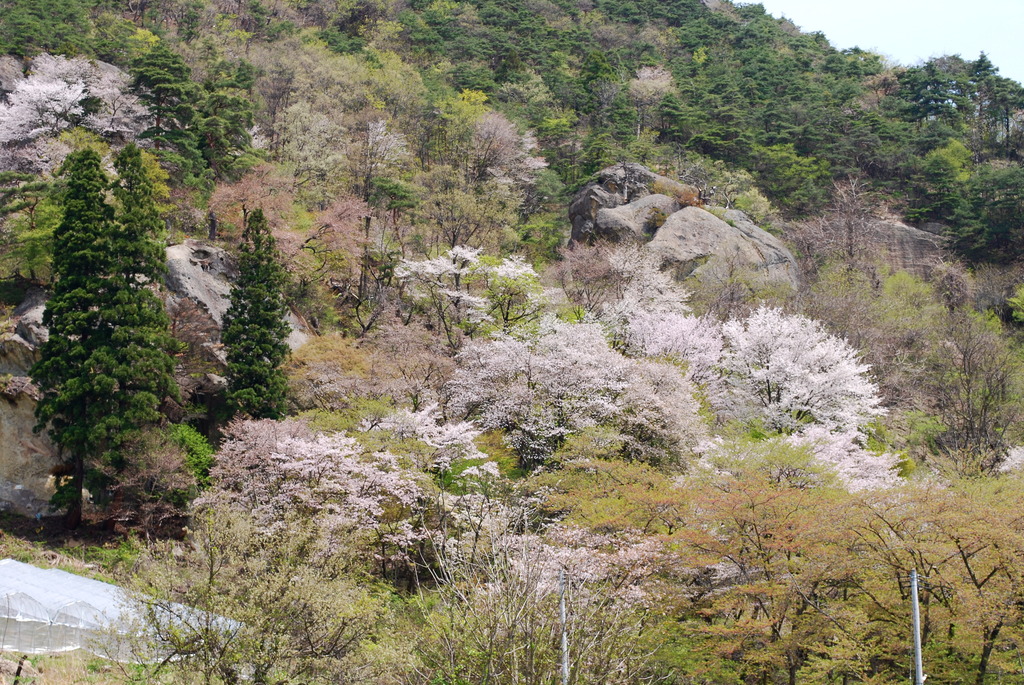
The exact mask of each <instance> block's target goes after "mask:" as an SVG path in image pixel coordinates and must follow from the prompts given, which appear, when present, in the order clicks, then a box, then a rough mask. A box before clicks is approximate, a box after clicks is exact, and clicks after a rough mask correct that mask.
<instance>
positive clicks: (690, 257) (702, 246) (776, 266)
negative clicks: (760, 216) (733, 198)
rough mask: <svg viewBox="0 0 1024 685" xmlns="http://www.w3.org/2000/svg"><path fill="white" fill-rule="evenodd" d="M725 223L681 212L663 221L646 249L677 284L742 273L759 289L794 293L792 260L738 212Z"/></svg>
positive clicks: (686, 209)
mask: <svg viewBox="0 0 1024 685" xmlns="http://www.w3.org/2000/svg"><path fill="white" fill-rule="evenodd" d="M724 217H725V218H724V220H723V219H720V218H718V217H717V216H715V215H714V214H712V213H711V212H708V211H706V210H704V209H701V208H700V207H684V208H682V209H681V210H679V211H678V212H676V213H674V214H672V215H671V216H670V217H668V219H666V220H665V223H664V224H663V225H662V226H661V228H659V229H658V231H657V233H655V235H654V238H653V239H652V240H651V241H650V242H649V243H648V244H647V247H648V249H650V250H653V251H654V252H656V253H657V254H658V255H660V256H661V258H662V262H663V264H664V265H665V267H666V268H668V269H671V270H672V272H673V275H674V276H675V277H676V278H677V279H684V278H688V277H690V276H698V277H700V278H701V279H705V280H706V279H716V280H722V281H724V280H727V279H729V278H731V277H732V276H734V275H735V274H736V273H737V271H738V270H743V271H746V272H748V273H749V274H750V275H751V276H752V277H753V278H754V279H755V280H756V281H757V282H759V283H760V284H762V285H767V284H773V285H785V286H789V287H792V288H796V286H797V282H798V274H797V266H796V260H795V259H793V255H792V254H790V252H789V250H787V249H786V247H785V246H784V245H783V244H782V242H781V241H780V240H779V239H778V238H776V237H775V236H773V235H772V234H770V233H768V232H767V231H765V230H763V229H761V228H759V227H757V226H756V225H754V223H753V222H752V221H750V219H749V218H748V217H747V215H746V214H744V213H743V212H740V211H738V210H728V211H726V212H725V214H724Z"/></svg>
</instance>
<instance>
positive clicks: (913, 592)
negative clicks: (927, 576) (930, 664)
mask: <svg viewBox="0 0 1024 685" xmlns="http://www.w3.org/2000/svg"><path fill="white" fill-rule="evenodd" d="M910 602H911V605H912V606H913V609H914V611H913V614H914V685H924V673H923V671H924V669H923V668H922V666H921V609H920V608H919V607H918V604H917V569H913V570H912V571H911V572H910Z"/></svg>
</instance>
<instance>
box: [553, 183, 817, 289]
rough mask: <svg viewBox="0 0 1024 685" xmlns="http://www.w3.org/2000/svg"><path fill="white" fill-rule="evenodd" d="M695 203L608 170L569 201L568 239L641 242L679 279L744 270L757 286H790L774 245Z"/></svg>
mask: <svg viewBox="0 0 1024 685" xmlns="http://www.w3.org/2000/svg"><path fill="white" fill-rule="evenodd" d="M655 190H657V191H660V193H655V192H654V191H655ZM698 203H699V193H698V191H697V189H696V188H694V187H692V186H687V185H684V184H682V183H679V182H677V181H673V180H672V179H669V178H666V177H664V176H659V175H658V174H655V173H654V172H652V171H650V170H648V169H646V168H644V167H642V166H640V165H639V164H620V165H616V166H614V167H609V168H608V169H605V170H604V171H602V172H600V173H599V174H598V176H597V179H596V180H595V181H594V182H592V183H589V184H587V185H586V186H585V187H584V188H583V189H582V190H580V192H579V193H577V194H576V197H575V198H573V201H572V204H571V205H570V207H569V219H570V221H571V222H572V240H573V241H576V242H592V241H594V240H597V239H602V240H611V241H613V242H619V241H623V240H639V241H641V242H647V243H648V247H649V248H650V249H652V250H655V251H657V252H658V254H660V255H661V257H662V259H663V260H664V263H665V266H666V267H667V268H670V269H671V270H672V271H673V273H674V274H675V276H676V278H679V279H683V278H686V277H688V276H690V275H698V276H701V277H705V278H707V277H712V278H719V279H724V278H726V277H728V276H730V275H732V274H735V273H736V271H737V270H746V271H748V272H750V274H751V275H752V276H753V278H755V279H756V280H758V281H760V282H762V283H773V284H781V285H786V286H790V287H794V288H795V287H796V285H797V280H798V273H797V266H796V260H794V259H793V255H791V254H790V252H789V250H787V249H786V247H785V246H784V245H783V244H782V242H781V241H779V240H778V239H777V238H775V236H773V235H771V234H769V233H767V232H766V231H764V230H762V229H760V228H758V227H757V226H755V225H754V223H753V222H752V221H750V219H749V218H748V217H747V216H746V215H745V214H744V213H743V212H740V211H737V210H729V211H727V212H725V214H724V217H725V219H724V220H723V219H720V218H718V217H717V216H715V215H714V214H711V213H710V212H707V211H705V210H704V209H702V208H701V207H699V206H694V205H696V204H698Z"/></svg>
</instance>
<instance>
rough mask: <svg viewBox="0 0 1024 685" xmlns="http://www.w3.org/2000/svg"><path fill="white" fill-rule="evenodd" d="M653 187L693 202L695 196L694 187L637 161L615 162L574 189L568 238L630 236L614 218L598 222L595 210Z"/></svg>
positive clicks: (632, 198) (627, 201) (639, 195)
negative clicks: (634, 162) (578, 188)
mask: <svg viewBox="0 0 1024 685" xmlns="http://www.w3.org/2000/svg"><path fill="white" fill-rule="evenodd" d="M656 191H657V192H659V193H662V194H663V195H673V196H676V198H678V199H677V201H680V200H681V201H682V202H685V201H686V199H687V198H690V199H691V202H693V201H696V198H697V197H698V191H697V189H696V188H694V187H692V186H687V185H684V184H682V183H680V182H679V181H674V180H672V179H670V178H668V177H666V176H661V175H660V174H656V173H654V172H653V171H651V170H650V169H648V168H647V167H644V166H641V165H639V164H616V165H615V166H612V167H608V168H607V169H604V170H603V171H600V172H598V173H597V175H596V178H595V180H594V181H592V182H590V183H588V184H587V185H586V186H584V187H583V188H582V189H581V190H580V191H579V192H578V193H576V195H575V196H574V197H573V199H572V202H571V203H570V204H569V220H570V222H571V223H572V240H573V241H574V242H593V241H595V240H611V241H619V240H622V239H623V238H625V237H632V233H633V230H632V228H628V229H626V234H625V235H623V234H621V233H619V232H618V225H619V224H618V222H617V221H615V220H613V221H612V222H611V223H606V224H601V223H599V222H598V214H599V213H600V211H601V210H602V209H613V208H616V207H621V206H623V205H628V204H630V203H631V202H635V201H637V200H640V199H641V198H644V197H646V196H648V195H651V194H654V193H655V192H656ZM605 216H609V215H605ZM609 218H611V217H610V216H609Z"/></svg>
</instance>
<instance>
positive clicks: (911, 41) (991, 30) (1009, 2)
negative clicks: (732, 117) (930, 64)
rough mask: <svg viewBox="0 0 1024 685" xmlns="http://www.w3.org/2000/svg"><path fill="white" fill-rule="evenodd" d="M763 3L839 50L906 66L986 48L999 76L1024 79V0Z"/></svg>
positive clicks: (971, 55) (975, 53) (968, 55)
mask: <svg viewBox="0 0 1024 685" xmlns="http://www.w3.org/2000/svg"><path fill="white" fill-rule="evenodd" d="M758 1H759V2H760V4H762V5H764V8H765V9H766V10H767V11H768V13H769V14H771V15H773V16H776V17H782V16H785V17H786V18H787V19H789V20H790V21H792V22H793V23H794V24H796V25H797V26H799V27H800V28H801V29H802V30H803V31H805V32H814V31H821V32H822V33H824V34H825V36H826V37H827V38H828V39H829V42H830V43H832V45H834V46H835V47H837V48H839V49H844V48H852V47H854V46H856V47H860V48H863V49H864V50H871V51H872V52H877V53H880V54H882V55H885V56H887V57H890V58H892V59H893V60H894V61H896V62H898V63H900V64H903V65H907V66H911V65H914V64H917V63H919V62H921V61H923V60H926V59H928V58H929V57H938V56H940V55H955V54H958V55H960V56H961V57H963V58H964V59H970V60H973V59H977V57H978V54H979V53H981V52H984V53H985V54H987V55H988V56H989V59H991V60H992V62H993V63H994V64H995V65H996V66H997V67H999V73H1000V74H1002V75H1003V76H1008V77H1009V78H1012V79H1015V80H1017V81H1020V82H1022V83H1024V33H1022V31H1024V0H986V1H984V2H979V1H978V0H974V1H973V2H972V1H969V0H758ZM742 4H747V3H746V2H744V3H742ZM750 4H753V2H751V3H750Z"/></svg>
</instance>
